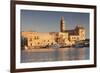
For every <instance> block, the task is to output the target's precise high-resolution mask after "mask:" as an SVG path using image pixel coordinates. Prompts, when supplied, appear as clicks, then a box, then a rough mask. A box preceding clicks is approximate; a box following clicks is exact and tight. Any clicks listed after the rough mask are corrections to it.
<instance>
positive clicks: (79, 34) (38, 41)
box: [21, 17, 85, 48]
mask: <svg viewBox="0 0 100 73" xmlns="http://www.w3.org/2000/svg"><path fill="white" fill-rule="evenodd" d="M21 37H22V40H21V42H22V46H27V47H28V48H40V47H46V46H50V45H53V44H61V45H64V46H71V45H73V44H75V42H76V41H81V40H85V29H84V27H82V26H79V25H78V26H76V27H75V29H73V30H66V29H65V23H64V17H61V21H60V32H48V33H45V32H44V33H43V32H21Z"/></svg>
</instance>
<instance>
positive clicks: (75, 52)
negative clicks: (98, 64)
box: [21, 47, 89, 63]
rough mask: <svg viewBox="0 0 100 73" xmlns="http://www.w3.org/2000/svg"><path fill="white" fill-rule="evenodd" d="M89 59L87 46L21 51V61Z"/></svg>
mask: <svg viewBox="0 0 100 73" xmlns="http://www.w3.org/2000/svg"><path fill="white" fill-rule="evenodd" d="M87 59H89V47H85V48H59V49H50V50H49V49H48V50H47V49H46V50H44V49H41V50H39V49H38V50H37V51H36V50H33V51H25V50H22V51H21V62H22V63H23V62H24V63H25V62H47V61H68V60H87Z"/></svg>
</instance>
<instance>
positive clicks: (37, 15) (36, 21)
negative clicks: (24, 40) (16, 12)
mask: <svg viewBox="0 0 100 73" xmlns="http://www.w3.org/2000/svg"><path fill="white" fill-rule="evenodd" d="M62 16H63V17H64V21H65V29H66V30H70V29H74V28H75V27H76V26H77V25H82V26H83V27H84V28H85V30H86V37H87V38H89V13H82V12H81V13H79V12H58V11H57V12H56V11H39V10H38V11H37V10H21V31H37V32H59V31H60V20H61V17H62Z"/></svg>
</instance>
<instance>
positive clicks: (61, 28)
mask: <svg viewBox="0 0 100 73" xmlns="http://www.w3.org/2000/svg"><path fill="white" fill-rule="evenodd" d="M64 30H65V22H64V17H63V16H62V17H61V20H60V32H64Z"/></svg>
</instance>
